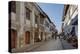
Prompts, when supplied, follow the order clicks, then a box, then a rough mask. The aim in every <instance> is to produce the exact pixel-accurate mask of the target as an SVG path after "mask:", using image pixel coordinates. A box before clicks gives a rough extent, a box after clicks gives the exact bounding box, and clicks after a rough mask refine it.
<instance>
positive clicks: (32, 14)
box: [30, 7, 35, 44]
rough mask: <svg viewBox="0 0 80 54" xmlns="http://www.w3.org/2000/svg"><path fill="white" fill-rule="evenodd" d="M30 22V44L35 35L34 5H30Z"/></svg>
mask: <svg viewBox="0 0 80 54" xmlns="http://www.w3.org/2000/svg"><path fill="white" fill-rule="evenodd" d="M30 23H31V31H30V32H31V33H30V44H34V35H35V28H34V25H35V15H34V7H32V12H31V13H30Z"/></svg>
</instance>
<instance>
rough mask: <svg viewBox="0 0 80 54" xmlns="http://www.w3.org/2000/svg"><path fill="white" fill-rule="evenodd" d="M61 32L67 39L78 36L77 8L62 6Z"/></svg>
mask: <svg viewBox="0 0 80 54" xmlns="http://www.w3.org/2000/svg"><path fill="white" fill-rule="evenodd" d="M62 32H64V35H65V36H66V37H67V38H68V37H70V36H76V37H77V36H78V6H77V5H64V10H63V17H62Z"/></svg>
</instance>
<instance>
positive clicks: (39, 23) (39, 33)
mask: <svg viewBox="0 0 80 54" xmlns="http://www.w3.org/2000/svg"><path fill="white" fill-rule="evenodd" d="M40 36H41V34H40V15H38V38H39V39H41V38H40Z"/></svg>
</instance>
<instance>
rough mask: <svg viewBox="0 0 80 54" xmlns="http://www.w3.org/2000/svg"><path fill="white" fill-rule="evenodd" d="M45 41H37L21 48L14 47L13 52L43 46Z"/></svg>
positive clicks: (26, 50)
mask: <svg viewBox="0 0 80 54" xmlns="http://www.w3.org/2000/svg"><path fill="white" fill-rule="evenodd" d="M45 42H47V41H42V42H36V43H34V44H33V45H28V46H26V47H23V48H19V49H13V50H12V52H13V53H17V52H29V51H31V50H33V49H35V48H37V47H39V46H41V45H42V44H44V43H45Z"/></svg>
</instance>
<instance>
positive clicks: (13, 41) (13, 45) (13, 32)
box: [11, 29, 17, 48]
mask: <svg viewBox="0 0 80 54" xmlns="http://www.w3.org/2000/svg"><path fill="white" fill-rule="evenodd" d="M16 44H17V31H16V30H13V29H11V48H16Z"/></svg>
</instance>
